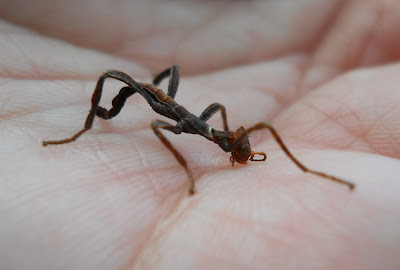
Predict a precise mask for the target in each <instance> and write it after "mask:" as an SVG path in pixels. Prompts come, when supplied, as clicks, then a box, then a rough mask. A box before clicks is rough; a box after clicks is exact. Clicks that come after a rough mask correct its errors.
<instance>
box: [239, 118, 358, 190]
mask: <svg viewBox="0 0 400 270" xmlns="http://www.w3.org/2000/svg"><path fill="white" fill-rule="evenodd" d="M264 128H266V129H268V130H269V131H270V132H271V134H272V136H273V137H274V139H275V141H276V142H277V143H278V144H279V146H280V147H281V149H282V150H283V151H284V152H285V153H286V155H287V156H288V157H289V158H290V159H291V160H292V161H293V162H294V163H295V164H296V165H297V167H299V168H300V169H301V170H302V171H304V172H309V173H312V174H315V175H318V176H321V177H324V178H327V179H330V180H332V181H335V182H338V183H341V184H345V185H347V186H348V187H349V188H350V190H353V189H354V187H355V186H356V185H355V184H354V183H352V182H349V181H346V180H343V179H340V178H337V177H335V176H332V175H329V174H326V173H323V172H319V171H314V170H311V169H309V168H307V167H306V166H304V165H303V164H302V163H301V162H300V161H299V160H298V159H297V158H295V157H294V156H293V154H292V153H291V152H290V151H289V149H288V148H287V147H286V145H285V144H284V143H283V141H282V138H281V137H280V136H279V134H278V132H277V131H276V130H275V129H274V128H273V127H272V126H271V125H270V124H268V123H258V124H256V125H255V126H253V127H251V128H249V129H247V133H248V134H250V133H252V132H254V131H256V130H260V129H264Z"/></svg>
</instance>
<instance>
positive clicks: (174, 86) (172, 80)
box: [153, 65, 179, 99]
mask: <svg viewBox="0 0 400 270" xmlns="http://www.w3.org/2000/svg"><path fill="white" fill-rule="evenodd" d="M166 77H169V84H168V93H167V94H168V96H170V97H171V98H172V99H174V98H175V95H176V92H177V91H178V86H179V66H178V65H174V66H172V67H170V68H169V69H166V70H164V71H163V72H161V73H160V74H158V75H156V76H155V77H154V79H153V84H154V85H156V86H157V85H159V84H160V83H161V81H162V80H163V79H165V78H166Z"/></svg>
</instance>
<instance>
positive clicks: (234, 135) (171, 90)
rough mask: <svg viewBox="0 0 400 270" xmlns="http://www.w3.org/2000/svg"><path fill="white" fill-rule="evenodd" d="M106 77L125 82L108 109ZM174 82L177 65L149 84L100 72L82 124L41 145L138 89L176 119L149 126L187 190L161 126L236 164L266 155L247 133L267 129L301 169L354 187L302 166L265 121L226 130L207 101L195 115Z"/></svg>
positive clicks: (107, 113)
mask: <svg viewBox="0 0 400 270" xmlns="http://www.w3.org/2000/svg"><path fill="white" fill-rule="evenodd" d="M166 77H169V85H168V93H167V94H166V93H164V92H163V91H162V90H161V89H159V88H158V87H157V85H158V84H159V83H160V82H161V81H162V80H163V79H165V78H166ZM106 78H114V79H117V80H119V81H122V82H124V83H126V84H127V86H126V87H123V88H122V89H121V90H120V92H119V94H118V95H117V96H116V97H115V98H114V99H113V101H112V105H113V107H112V108H111V109H110V110H107V109H105V108H103V107H100V106H99V102H100V98H101V93H102V90H103V85H104V81H105V79H106ZM178 85H179V66H177V65H175V66H173V67H171V68H169V69H167V70H165V71H163V72H161V73H160V74H158V75H157V76H156V77H155V78H154V80H153V84H148V83H141V82H136V81H134V80H133V79H132V78H131V77H130V76H128V75H127V74H125V73H123V72H120V71H116V70H109V71H107V72H105V73H103V75H102V76H100V78H99V79H98V81H97V85H96V89H95V90H94V92H93V96H92V107H91V109H90V112H89V114H88V116H87V118H86V121H85V125H84V128H83V129H82V130H81V131H79V132H77V133H76V134H75V135H74V136H72V137H70V138H67V139H63V140H54V141H43V142H42V144H43V146H47V145H49V144H64V143H70V142H73V141H75V140H76V139H78V138H79V137H80V136H81V135H82V134H83V133H85V132H86V131H87V130H89V129H90V128H91V127H92V124H93V121H94V117H95V116H98V117H100V118H103V119H106V120H108V119H111V118H113V117H115V116H116V115H118V113H119V112H120V111H121V109H122V108H123V106H124V104H125V101H126V99H127V98H129V97H130V96H131V95H133V94H135V93H139V94H141V95H142V96H143V98H145V99H146V101H147V102H148V103H149V105H150V106H151V107H152V109H153V110H154V111H155V112H157V113H159V114H161V115H164V116H166V117H168V118H170V119H172V120H175V121H176V122H177V123H176V125H171V124H169V123H167V122H164V121H161V120H155V121H153V122H152V123H151V128H152V129H153V131H154V133H155V134H156V135H157V137H158V138H159V139H160V140H161V141H162V143H163V144H164V145H165V146H166V147H167V148H168V149H169V150H170V151H171V152H172V153H173V154H174V156H175V158H176V160H177V161H178V162H179V164H181V165H182V166H183V167H184V169H185V171H186V173H187V175H188V177H189V180H190V186H189V194H194V193H195V184H194V178H193V176H192V173H191V171H190V170H189V168H188V166H187V163H186V160H185V159H184V158H183V156H182V155H181V154H180V153H179V151H178V150H177V149H176V148H175V147H174V146H173V145H172V144H171V142H170V141H169V140H168V139H167V138H166V137H165V136H164V134H163V133H162V132H161V129H163V130H168V131H170V132H173V133H175V134H180V133H182V132H184V133H190V134H198V135H201V136H203V137H205V138H206V139H208V140H210V141H213V142H214V143H216V144H218V145H219V146H220V147H221V149H222V150H224V151H225V152H230V153H231V157H230V162H231V163H232V166H233V164H234V163H235V162H237V163H240V164H245V163H247V161H248V160H250V161H265V160H266V158H267V155H266V154H265V153H264V152H254V151H252V150H251V146H250V142H249V138H248V136H249V135H250V133H252V132H254V131H257V130H261V129H268V130H269V131H270V132H271V134H272V136H273V138H274V139H275V141H276V142H277V143H278V144H279V146H280V147H281V148H282V150H283V151H284V152H285V153H286V155H287V156H288V157H289V158H290V159H291V160H292V161H293V162H294V163H295V164H296V165H297V166H298V167H299V168H300V169H301V170H303V171H304V172H308V173H311V174H314V175H318V176H320V177H323V178H327V179H330V180H332V181H335V182H338V183H341V184H345V185H347V186H348V187H349V188H350V189H353V188H354V187H355V184H353V183H351V182H349V181H346V180H343V179H340V178H337V177H335V176H332V175H328V174H326V173H323V172H319V171H315V170H311V169H309V168H307V167H306V166H304V165H303V164H302V163H301V162H300V161H299V160H298V159H296V158H295V157H294V155H293V154H292V153H291V152H290V151H289V149H288V148H287V147H286V145H285V144H284V143H283V140H282V139H281V137H280V136H279V134H278V132H277V131H276V130H275V129H274V128H273V127H272V126H271V125H270V124H268V123H265V122H263V123H259V124H257V125H255V126H253V127H251V128H249V129H247V130H246V129H245V128H243V127H240V128H239V129H237V130H236V131H235V132H233V131H230V130H229V127H228V122H227V117H226V110H225V107H224V106H223V105H222V104H220V103H213V104H211V105H210V106H208V107H207V108H206V109H205V110H204V111H203V113H202V114H201V115H200V116H199V117H197V116H195V115H193V114H192V113H190V112H189V111H188V110H186V109H185V108H184V107H183V106H181V105H179V104H177V103H176V102H175V100H174V98H175V94H176V92H177V90H178ZM217 112H220V113H221V116H222V121H223V126H224V130H217V129H214V128H212V127H211V126H209V125H208V124H207V123H206V122H207V120H208V119H210V117H211V116H213V115H214V114H215V113H217ZM256 155H260V156H262V158H261V159H256V158H255V156H256Z"/></svg>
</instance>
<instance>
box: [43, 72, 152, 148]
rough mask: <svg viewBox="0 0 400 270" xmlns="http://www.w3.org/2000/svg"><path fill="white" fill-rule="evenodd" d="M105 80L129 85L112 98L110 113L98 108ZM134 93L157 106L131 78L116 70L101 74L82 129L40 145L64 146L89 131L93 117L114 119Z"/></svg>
mask: <svg viewBox="0 0 400 270" xmlns="http://www.w3.org/2000/svg"><path fill="white" fill-rule="evenodd" d="M107 78H114V79H117V80H119V81H122V82H124V83H126V84H127V85H129V87H124V88H122V89H121V91H120V93H119V94H118V95H117V96H116V97H115V98H114V100H113V106H114V107H113V108H112V109H111V110H110V111H107V110H106V109H105V108H102V107H100V106H99V103H100V98H101V93H102V91H103V85H104V81H105V79H107ZM136 92H139V93H140V94H141V95H142V96H143V97H144V98H145V99H146V100H147V102H148V103H149V104H150V105H151V106H152V107H155V106H158V104H156V103H155V101H154V100H153V99H152V97H151V96H150V95H149V94H148V93H147V92H146V91H145V90H143V88H142V87H140V85H138V84H137V83H136V82H135V81H134V80H133V79H132V78H131V77H129V76H128V75H126V74H125V73H122V72H120V71H116V70H109V71H107V72H105V73H103V74H102V75H101V76H100V78H99V79H98V81H97V85H96V89H95V90H94V92H93V95H92V107H91V109H90V112H89V114H88V116H87V118H86V121H85V126H84V128H83V129H82V130H81V131H79V132H78V133H76V134H75V135H73V136H72V137H70V138H67V139H62V140H51V141H43V142H42V145H43V146H47V145H48V144H64V143H70V142H73V141H75V140H76V139H78V138H79V137H80V136H81V135H82V134H83V133H85V132H86V131H88V130H89V129H91V127H92V125H93V120H94V117H95V116H96V115H97V116H99V117H101V118H103V119H110V118H112V117H114V116H115V115H117V114H118V113H119V111H120V110H121V109H122V107H123V106H124V103H125V100H126V99H127V98H128V97H129V96H131V95H133V94H134V93H136Z"/></svg>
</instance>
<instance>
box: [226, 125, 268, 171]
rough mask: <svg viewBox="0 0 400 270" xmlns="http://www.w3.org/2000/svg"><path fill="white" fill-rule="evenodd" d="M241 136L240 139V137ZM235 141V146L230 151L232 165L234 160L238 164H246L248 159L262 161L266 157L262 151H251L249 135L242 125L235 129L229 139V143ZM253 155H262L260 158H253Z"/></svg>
mask: <svg viewBox="0 0 400 270" xmlns="http://www.w3.org/2000/svg"><path fill="white" fill-rule="evenodd" d="M240 138H241V139H240ZM236 140H239V141H238V142H237V145H236V147H235V148H234V149H233V151H232V155H231V157H230V161H231V163H232V166H233V164H234V163H235V162H237V163H239V164H246V163H247V161H248V160H250V161H264V160H266V159H267V155H266V154H265V153H263V152H253V151H251V146H250V141H249V137H248V136H247V132H246V130H245V129H244V128H243V127H240V128H238V129H237V130H236V132H235V135H234V137H233V138H232V139H231V142H230V143H233V142H235V141H236ZM254 155H261V156H263V158H262V159H255V158H254Z"/></svg>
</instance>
